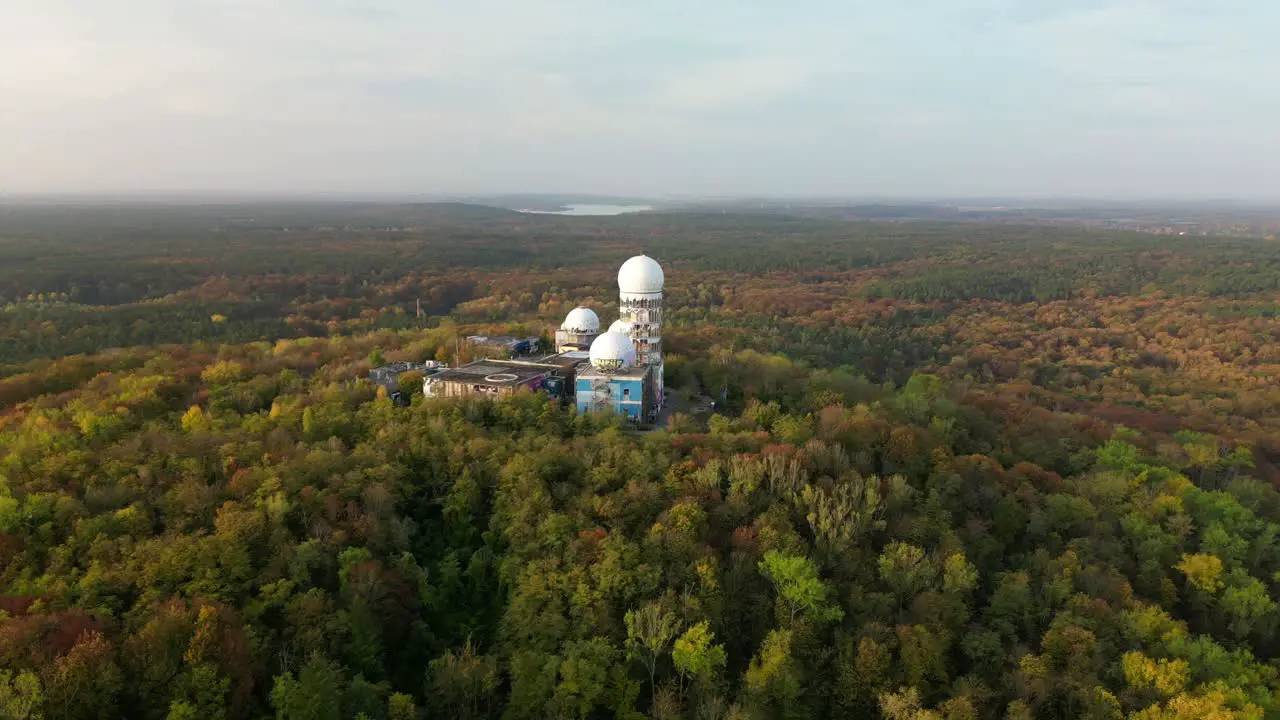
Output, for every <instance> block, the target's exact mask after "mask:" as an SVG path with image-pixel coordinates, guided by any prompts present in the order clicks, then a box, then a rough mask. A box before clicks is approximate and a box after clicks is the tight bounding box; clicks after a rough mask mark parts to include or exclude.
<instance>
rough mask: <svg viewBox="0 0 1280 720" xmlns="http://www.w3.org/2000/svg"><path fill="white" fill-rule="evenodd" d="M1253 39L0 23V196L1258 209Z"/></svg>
mask: <svg viewBox="0 0 1280 720" xmlns="http://www.w3.org/2000/svg"><path fill="white" fill-rule="evenodd" d="M1277 26H1280V6H1276V5H1270V4H1264V3H1258V2H1248V1H1247V0H1227V1H1225V2H1222V3H1216V4H1214V6H1213V7H1208V6H1206V5H1205V4H1203V3H1195V2H1191V1H1190V0H1167V1H1161V0H1085V1H1083V2H1079V3H1073V4H1071V5H1070V6H1069V7H1063V6H1061V4H1060V3H1052V2H1047V1H1044V0H1022V1H1019V0H953V1H951V2H943V0H924V1H923V2H920V3H915V4H912V7H911V8H910V9H908V8H905V7H900V6H899V5H897V4H889V3H874V4H873V3H866V2H855V3H832V2H826V1H818V0H807V1H804V2H797V3H789V4H786V5H782V6H758V7H757V6H747V7H743V6H742V5H741V4H740V3H730V2H725V1H723V0H713V1H712V2H707V3H699V4H697V5H694V6H690V5H687V4H683V3H674V2H670V1H669V0H659V1H657V2H651V3H645V4H643V5H634V6H632V5H624V4H613V5H609V6H599V5H597V4H592V3H586V2H580V1H576V0H575V1H570V0H543V1H542V2H537V3H528V2H525V3H517V2H514V0H478V1H477V2H474V3H467V4H465V5H455V4H447V5H446V4H444V3H440V2H420V3H410V2H407V1H405V0H371V1H368V2H355V0H350V1H348V0H318V1H317V2H309V3H305V4H304V3H301V2H297V1H296V0H280V1H278V2H272V3H265V2H255V1H254V0H222V1H219V2H212V0H196V1H194V2H191V3H180V4H175V3H166V2H161V1H160V0H108V1H106V2H102V3H96V4H91V3H83V2H79V1H78V0H46V2H43V3H38V4H37V3H25V4H24V3H21V0H0V97H3V98H4V99H3V100H0V197H9V198H14V197H41V196H44V197H48V196H82V197H83V196H92V197H102V196H110V197H121V198H126V199H127V198H129V197H131V196H132V197H136V196H139V195H144V196H145V195H196V196H200V195H205V196H225V195H235V196H245V197H272V196H290V197H300V196H320V197H324V198H326V199H332V198H335V197H336V198H342V197H362V198H377V197H379V196H382V197H388V196H389V197H428V196H478V195H485V196H497V195H528V194H544V195H545V194H554V195H572V196H579V197H587V196H590V195H598V196H628V197H641V198H663V197H670V198H691V197H692V198H708V197H714V198H718V199H743V198H766V199H767V198H772V199H781V200H785V199H787V198H805V199H813V198H819V197H820V198H830V199H839V198H849V199H854V198H867V199H896V200H904V201H905V200H909V201H930V200H933V201H938V200H965V199H971V198H972V199H988V198H1007V199H1028V200H1036V199H1054V200H1061V201H1072V200H1074V201H1077V202H1178V201H1212V202H1232V201H1234V202H1262V203H1273V202H1277V201H1280V174H1277V173H1275V172H1274V170H1273V167H1274V158H1276V157H1278V156H1280V125H1277V124H1276V123H1275V122H1274V118H1275V117H1276V116H1277V111H1280V47H1277V46H1276V45H1275V43H1274V42H1273V41H1272V40H1271V38H1270V36H1269V35H1270V31H1271V29H1273V28H1275V27H1277ZM584 191H585V192H584Z"/></svg>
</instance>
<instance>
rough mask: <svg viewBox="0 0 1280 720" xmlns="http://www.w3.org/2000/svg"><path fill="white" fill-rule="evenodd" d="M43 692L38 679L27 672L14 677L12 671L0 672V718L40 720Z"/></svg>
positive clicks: (42, 715) (5, 719) (41, 716)
mask: <svg viewBox="0 0 1280 720" xmlns="http://www.w3.org/2000/svg"><path fill="white" fill-rule="evenodd" d="M43 703H44V692H43V691H42V690H41V688H40V678H39V677H37V676H36V674H35V673H33V672H31V671H29V670H23V671H21V672H19V673H17V674H16V675H15V674H14V672H13V671H12V670H0V717H3V718H4V720H41V718H43V717H44V714H43V713H41V712H40V706H41V704H43Z"/></svg>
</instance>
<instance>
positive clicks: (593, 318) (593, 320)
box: [556, 307, 600, 352]
mask: <svg viewBox="0 0 1280 720" xmlns="http://www.w3.org/2000/svg"><path fill="white" fill-rule="evenodd" d="M599 335H600V318H599V317H598V316H597V315H596V313H595V311H594V310H592V309H591V308H585V307H576V308H574V309H573V310H571V311H569V314H568V315H566V316H565V319H564V322H563V323H561V324H560V329H559V330H557V331H556V352H568V351H572V350H578V351H586V350H588V349H590V348H591V343H592V342H594V341H595V339H596V338H597V337H598V336H599Z"/></svg>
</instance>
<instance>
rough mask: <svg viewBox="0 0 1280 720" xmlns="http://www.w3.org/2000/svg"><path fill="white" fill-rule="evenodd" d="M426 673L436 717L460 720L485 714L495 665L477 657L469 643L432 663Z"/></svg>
mask: <svg viewBox="0 0 1280 720" xmlns="http://www.w3.org/2000/svg"><path fill="white" fill-rule="evenodd" d="M429 673H430V687H431V696H432V698H433V700H434V702H435V704H436V710H437V711H438V712H439V713H440V714H442V715H449V716H451V717H459V718H463V719H464V720H471V719H472V718H479V717H483V716H484V715H486V714H487V706H488V704H489V700H490V699H491V698H492V697H493V692H494V688H495V687H497V684H498V663H497V660H496V659H495V658H493V657H492V656H488V655H480V654H479V653H477V652H476V650H475V647H474V646H473V645H472V644H471V640H470V639H468V640H467V642H466V644H464V645H463V647H462V651H461V652H457V653H455V652H453V651H452V650H450V651H449V652H447V653H445V654H444V656H442V657H440V658H437V659H435V660H432V661H431V665H430V670H429Z"/></svg>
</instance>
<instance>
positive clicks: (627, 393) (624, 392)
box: [622, 388, 631, 400]
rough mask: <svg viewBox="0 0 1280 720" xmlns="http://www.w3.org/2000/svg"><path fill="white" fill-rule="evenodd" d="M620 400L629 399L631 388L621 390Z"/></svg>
mask: <svg viewBox="0 0 1280 720" xmlns="http://www.w3.org/2000/svg"><path fill="white" fill-rule="evenodd" d="M622 399H623V400H630V399H631V388H622Z"/></svg>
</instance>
